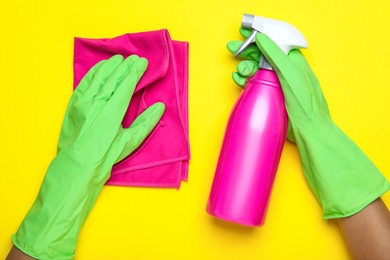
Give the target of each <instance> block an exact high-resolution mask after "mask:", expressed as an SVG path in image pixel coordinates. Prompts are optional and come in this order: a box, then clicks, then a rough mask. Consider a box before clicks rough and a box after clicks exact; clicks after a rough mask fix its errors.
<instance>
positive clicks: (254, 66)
mask: <svg viewBox="0 0 390 260" xmlns="http://www.w3.org/2000/svg"><path fill="white" fill-rule="evenodd" d="M236 69H237V72H238V73H239V74H240V75H241V76H243V77H245V78H249V77H252V76H253V75H254V74H255V73H256V71H257V70H258V69H259V62H257V61H254V60H244V61H241V62H240V63H238V65H237V67H236Z"/></svg>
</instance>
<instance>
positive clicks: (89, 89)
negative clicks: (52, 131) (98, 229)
mask: <svg viewBox="0 0 390 260" xmlns="http://www.w3.org/2000/svg"><path fill="white" fill-rule="evenodd" d="M147 65H148V63H147V60H146V59H144V58H139V57H138V56H136V55H132V56H130V57H128V58H127V59H126V60H123V57H122V56H120V55H116V56H113V57H112V58H110V59H109V60H104V61H101V62H99V63H98V64H96V65H95V66H94V67H93V68H92V69H91V70H90V71H89V72H88V73H87V74H86V75H85V77H84V78H83V79H82V80H81V82H80V84H79V85H78V87H77V88H76V90H75V91H74V93H73V95H72V97H71V100H70V102H69V105H68V108H67V110H66V114H65V118H64V121H63V125H62V129H61V134H60V138H59V141H58V152H57V156H56V157H55V158H54V159H53V161H52V162H51V164H50V166H49V168H48V170H47V173H46V176H45V178H44V180H43V182H42V186H41V188H40V191H39V194H38V196H37V198H36V200H35V202H34V204H33V206H32V207H31V209H30V211H29V212H28V214H27V215H26V217H25V218H24V220H23V222H22V224H21V225H20V227H19V229H18V231H17V233H16V234H15V235H14V236H13V241H14V245H15V246H16V247H17V248H19V249H20V250H21V251H23V252H24V253H26V254H28V255H30V256H32V257H34V258H38V259H73V257H74V253H75V247H76V243H77V238H78V236H79V233H80V229H81V227H82V226H83V223H84V222H85V220H86V218H87V216H88V214H89V212H90V211H91V209H92V207H93V205H94V203H95V201H96V199H97V197H98V195H99V193H100V191H101V189H102V187H103V185H104V183H105V182H106V181H107V179H108V178H109V176H110V171H111V168H112V166H113V165H114V164H115V163H116V162H118V161H120V160H121V159H123V158H125V157H126V156H127V155H129V154H130V153H131V152H133V151H134V150H135V149H136V148H137V147H138V146H139V145H140V144H141V143H142V141H143V140H144V139H145V138H146V137H147V135H148V134H149V133H150V132H151V131H152V130H153V128H154V127H155V125H156V124H157V123H158V121H159V120H160V118H161V116H162V114H163V113H164V110H165V106H164V104H162V103H156V104H154V105H152V106H150V107H149V108H148V109H146V110H145V111H144V112H143V113H142V114H141V115H140V116H138V118H137V119H136V120H135V121H134V122H133V124H132V125H131V126H130V127H129V128H127V129H124V128H122V125H121V122H122V119H123V117H124V115H125V112H126V110H127V107H128V105H129V101H130V99H131V96H132V94H133V91H134V89H135V87H136V85H137V83H138V81H139V79H140V78H141V77H142V75H143V74H144V72H145V70H146V68H147Z"/></svg>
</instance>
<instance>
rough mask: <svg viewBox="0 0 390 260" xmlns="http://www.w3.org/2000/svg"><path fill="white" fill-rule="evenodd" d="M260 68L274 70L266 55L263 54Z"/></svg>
mask: <svg viewBox="0 0 390 260" xmlns="http://www.w3.org/2000/svg"><path fill="white" fill-rule="evenodd" d="M259 69H267V70H273V69H272V67H271V64H269V62H268V61H267V59H266V58H265V57H264V55H261V58H260V63H259Z"/></svg>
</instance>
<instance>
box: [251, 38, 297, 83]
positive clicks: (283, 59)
mask: <svg viewBox="0 0 390 260" xmlns="http://www.w3.org/2000/svg"><path fill="white" fill-rule="evenodd" d="M256 45H257V46H258V47H259V49H260V51H261V53H262V54H263V55H264V56H265V58H266V59H267V61H268V62H269V63H270V64H271V66H272V68H273V69H274V70H275V72H276V73H277V74H278V76H282V75H284V76H286V75H288V74H289V72H291V71H293V69H294V66H293V63H292V62H291V61H290V59H289V58H288V56H287V55H286V54H285V53H284V52H283V51H282V50H281V49H280V48H279V46H277V45H276V44H275V43H274V42H273V41H272V40H271V39H270V38H269V37H268V36H267V35H265V34H264V33H258V34H257V35H256Z"/></svg>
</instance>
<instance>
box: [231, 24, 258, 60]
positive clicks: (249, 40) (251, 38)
mask: <svg viewBox="0 0 390 260" xmlns="http://www.w3.org/2000/svg"><path fill="white" fill-rule="evenodd" d="M257 33H258V31H256V30H253V31H252V33H251V35H250V36H249V37H248V38H247V39H246V40H245V41H244V42H243V43H242V44H241V46H240V48H238V50H237V52H236V53H235V54H234V57H237V56H238V55H240V54H241V53H242V52H243V51H244V50H245V49H246V48H247V47H248V46H249V45H250V44H251V43H254V42H255V41H256V34H257Z"/></svg>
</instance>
